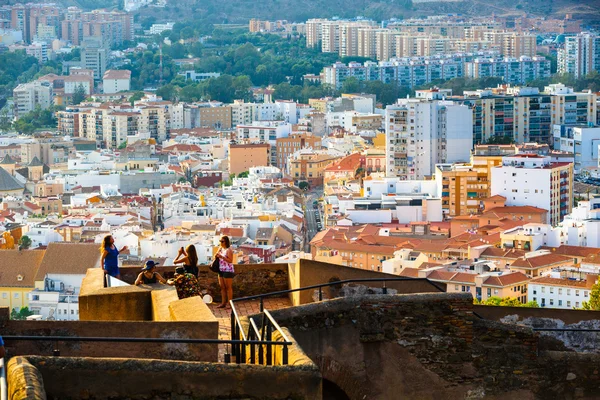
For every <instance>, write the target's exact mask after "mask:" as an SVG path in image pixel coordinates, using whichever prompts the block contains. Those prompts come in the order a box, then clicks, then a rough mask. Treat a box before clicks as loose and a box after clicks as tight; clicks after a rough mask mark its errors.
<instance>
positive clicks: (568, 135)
mask: <svg viewBox="0 0 600 400" xmlns="http://www.w3.org/2000/svg"><path fill="white" fill-rule="evenodd" d="M590 125H591V124H590ZM598 145H600V127H598V126H589V125H584V126H573V125H554V150H559V151H564V152H568V153H571V154H573V158H574V165H573V170H574V172H575V174H579V173H580V172H582V171H583V170H586V169H596V168H598Z"/></svg>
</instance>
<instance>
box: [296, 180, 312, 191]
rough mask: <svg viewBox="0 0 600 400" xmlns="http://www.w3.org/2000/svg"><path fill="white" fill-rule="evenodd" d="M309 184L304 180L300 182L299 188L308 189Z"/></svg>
mask: <svg viewBox="0 0 600 400" xmlns="http://www.w3.org/2000/svg"><path fill="white" fill-rule="evenodd" d="M308 187H309V184H308V182H306V181H302V182H300V183H298V189H300V190H308Z"/></svg>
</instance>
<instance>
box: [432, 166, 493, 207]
mask: <svg viewBox="0 0 600 400" xmlns="http://www.w3.org/2000/svg"><path fill="white" fill-rule="evenodd" d="M481 179H482V178H481V177H479V176H478V174H477V171H476V170H475V169H474V168H473V166H472V165H470V164H438V165H436V166H435V181H436V183H437V185H438V193H440V194H441V197H442V212H443V213H444V215H445V216H449V217H456V216H458V215H469V214H477V213H478V211H479V205H480V203H481V200H483V199H485V198H486V197H487V188H488V187H487V186H488V185H487V182H485V181H482V180H481Z"/></svg>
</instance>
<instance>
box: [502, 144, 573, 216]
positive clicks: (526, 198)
mask: <svg viewBox="0 0 600 400" xmlns="http://www.w3.org/2000/svg"><path fill="white" fill-rule="evenodd" d="M492 195H501V196H504V197H505V198H506V205H507V206H534V207H538V208H542V209H544V210H548V221H547V223H549V224H552V225H558V224H559V223H560V222H561V221H562V220H563V218H564V216H565V215H567V214H569V213H570V212H571V209H572V208H573V164H572V163H553V162H552V161H551V157H550V156H540V155H537V154H516V155H514V156H507V157H504V158H503V159H502V165H501V166H498V167H495V168H492Z"/></svg>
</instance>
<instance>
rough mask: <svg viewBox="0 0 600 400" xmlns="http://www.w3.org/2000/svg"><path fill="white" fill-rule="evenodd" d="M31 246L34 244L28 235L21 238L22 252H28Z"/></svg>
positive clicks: (20, 246)
mask: <svg viewBox="0 0 600 400" xmlns="http://www.w3.org/2000/svg"><path fill="white" fill-rule="evenodd" d="M31 244H32V242H31V239H30V238H29V236H27V235H24V236H21V239H19V249H20V250H27V249H28V248H30V247H31Z"/></svg>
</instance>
